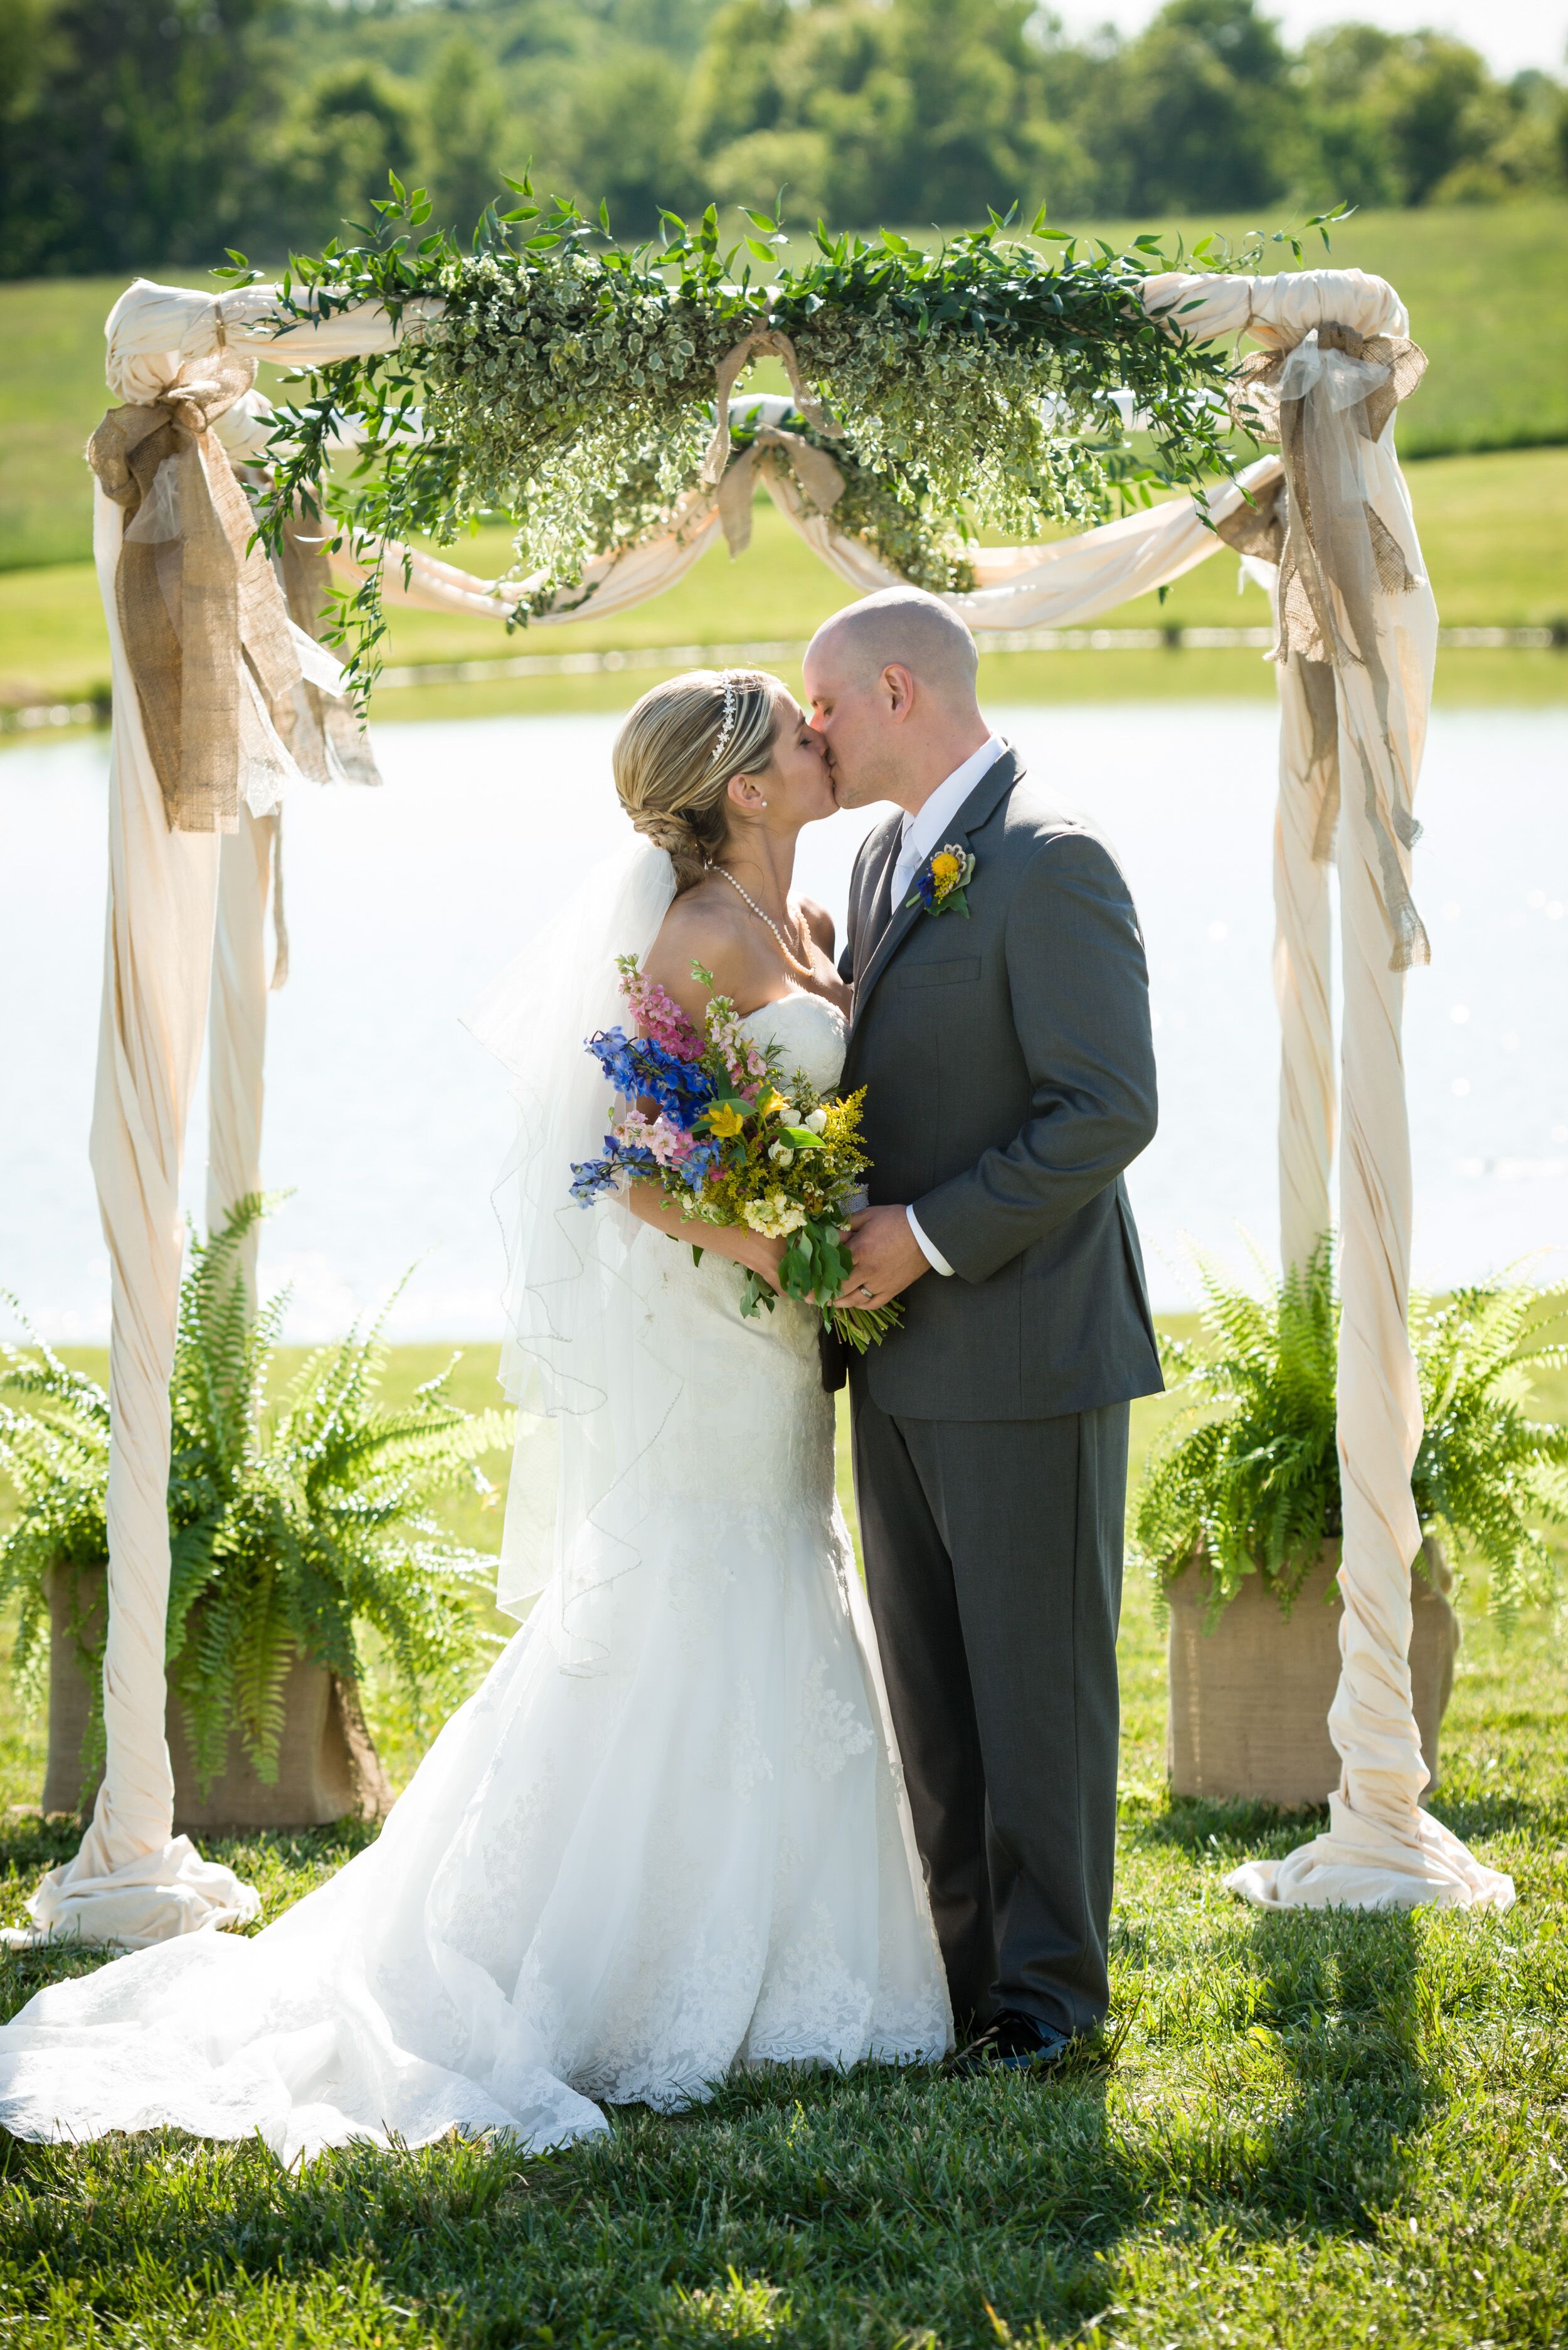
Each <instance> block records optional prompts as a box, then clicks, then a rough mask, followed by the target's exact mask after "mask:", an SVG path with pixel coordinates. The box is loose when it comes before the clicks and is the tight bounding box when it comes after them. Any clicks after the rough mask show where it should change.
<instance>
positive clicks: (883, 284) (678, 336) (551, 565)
mask: <svg viewBox="0 0 1568 2350" xmlns="http://www.w3.org/2000/svg"><path fill="white" fill-rule="evenodd" d="M508 184H509V185H510V186H511V187H512V188H513V190H514V194H515V195H516V197H517V199H518V201H517V202H516V203H514V204H512V205H510V206H508V207H507V208H506V209H504V210H500V209H498V208H497V207H495V206H492V207H491V208H490V209H489V210H487V212H486V213H485V214H484V216H483V220H482V221H481V223H480V225H479V228H478V230H477V231H476V233H475V238H474V244H473V249H472V251H469V252H464V251H463V250H462V248H461V247H460V246H459V245H457V244H455V243H454V242H453V241H452V239H451V238H450V237H449V236H448V235H446V234H444V233H443V232H441V231H440V230H431V229H430V227H429V220H430V204H429V202H428V199H427V198H426V197H425V195H424V193H423V192H422V191H421V190H418V189H416V190H414V191H412V192H409V191H407V190H405V189H404V188H403V186H402V185H401V183H400V182H399V181H397V180H396V179H395V178H394V179H393V181H392V192H391V195H390V196H389V197H388V198H387V199H385V200H383V202H382V203H380V204H379V205H378V207H377V210H378V213H379V221H378V224H376V225H375V226H374V228H373V229H368V230H366V231H365V232H364V237H365V241H364V242H363V243H361V244H355V245H343V244H339V243H337V241H334V242H333V243H332V244H328V245H327V247H326V248H325V249H324V251H323V252H322V253H321V254H319V255H313V256H304V257H296V258H294V259H293V260H292V261H291V263H290V265H289V270H288V273H287V275H286V278H285V280H284V304H285V308H286V311H287V312H288V313H289V314H290V315H291V316H298V317H306V316H307V315H310V314H312V313H315V314H317V315H320V314H327V315H330V314H334V313H336V312H338V311H340V310H343V309H346V308H348V307H350V306H352V305H355V304H358V303H362V302H367V301H376V302H380V303H383V304H384V305H385V306H386V307H387V308H388V310H389V312H390V314H391V315H392V317H394V318H396V319H399V320H401V321H404V322H405V331H404V333H403V335H402V337H401V338H400V341H399V342H398V344H397V345H396V347H395V348H393V349H392V350H390V351H389V352H385V353H379V354H376V355H373V356H370V357H367V358H361V359H345V360H341V361H339V362H337V363H336V364H334V365H331V366H328V367H326V368H323V369H318V370H317V371H315V372H313V373H310V374H305V373H301V374H299V375H297V376H295V377H294V378H292V379H291V380H290V383H289V387H288V388H289V390H290V393H291V395H292V396H291V397H290V398H289V399H288V400H286V403H285V404H284V405H283V406H282V407H281V410H280V414H279V419H278V425H277V431H276V434H275V441H274V444H273V450H272V458H273V473H272V479H271V482H270V484H269V485H268V486H267V487H265V489H263V490H262V491H261V492H260V493H259V494H258V497H259V503H258V524H259V527H260V530H261V534H262V536H263V539H264V541H265V542H266V543H268V544H274V543H275V541H276V540H277V538H278V537H279V536H280V535H281V532H282V529H283V525H284V521H285V518H286V516H287V515H290V514H291V513H302V514H303V515H306V517H307V518H309V519H312V520H315V519H317V518H323V517H324V518H325V519H326V520H327V522H328V523H330V524H331V525H332V526H333V529H334V532H335V540H334V543H335V544H339V545H340V544H342V542H343V540H344V539H345V538H349V539H357V540H358V542H359V543H360V544H361V545H373V544H374V543H376V542H379V541H380V540H383V539H393V540H400V541H403V542H405V543H406V542H408V541H410V540H411V539H415V538H419V537H428V538H430V539H432V540H433V541H435V542H436V544H438V545H440V546H448V545H450V544H452V542H453V541H454V540H455V539H456V538H457V537H458V536H459V535H460V534H461V533H462V532H463V531H465V530H466V529H467V528H469V527H470V526H471V525H474V524H476V523H478V522H480V521H481V520H485V519H490V518H493V517H495V516H504V517H506V518H508V519H509V520H510V522H511V523H512V525H513V526H514V539H515V547H516V578H517V587H518V594H517V600H516V604H515V606H514V612H513V621H514V625H518V626H522V625H525V624H526V622H527V620H528V619H529V618H530V617H531V616H534V615H535V614H536V613H537V612H538V611H539V610H541V609H542V608H545V606H546V605H547V604H548V602H549V601H550V600H551V599H552V598H553V597H554V596H555V595H556V593H557V592H559V591H561V590H563V589H564V590H566V591H568V592H569V591H570V589H571V587H573V585H574V583H576V582H578V581H579V580H580V578H581V574H582V571H583V567H584V565H585V563H586V562H587V560H588V558H589V557H591V556H594V555H596V554H598V553H600V552H601V551H603V549H604V547H605V545H606V543H607V542H606V530H607V526H608V527H610V529H611V530H612V532H619V533H620V534H621V535H622V536H623V537H624V536H626V535H631V536H635V535H637V534H638V533H640V532H646V531H647V530H649V529H650V528H652V527H654V526H656V525H659V524H660V523H661V522H662V520H663V518H664V517H665V516H666V515H668V514H669V512H670V509H671V508H672V507H673V506H674V505H675V504H677V502H678V501H679V499H680V496H681V494H682V493H683V492H684V491H685V490H686V489H688V488H689V487H690V486H691V484H692V483H693V481H694V480H695V479H696V477H697V473H698V471H699V467H700V465H701V457H702V452H703V450H704V447H705V444H706V442H707V440H708V435H709V432H710V430H711V417H712V403H713V399H714V376H715V370H716V369H717V367H718V365H719V362H720V360H721V359H722V358H723V357H724V355H725V354H726V353H727V352H728V351H729V350H730V349H731V348H732V347H733V346H734V345H735V344H736V343H737V342H738V341H740V340H741V339H742V337H743V336H745V335H746V334H748V333H749V332H752V331H753V330H757V329H763V328H772V329H774V330H782V331H783V332H784V333H785V334H787V335H788V336H789V337H790V338H791V339H792V341H793V343H794V348H795V351H796V354H797V357H798V359H799V363H800V367H801V369H802V373H803V376H804V377H805V379H806V380H808V381H809V382H810V384H811V385H812V387H813V389H814V391H815V396H816V397H817V398H818V399H819V400H822V401H823V402H824V403H825V404H826V406H827V407H828V408H829V409H830V411H833V412H834V413H835V414H836V418H837V420H838V421H840V422H841V423H842V425H843V426H844V428H845V431H846V435H847V447H846V446H845V444H844V443H840V442H832V443H830V444H829V445H830V446H831V447H832V449H833V452H834V453H835V455H836V456H839V457H841V458H843V457H847V459H848V463H849V470H850V473H851V475H852V480H851V484H850V493H849V495H848V502H847V504H845V505H844V507H843V509H842V512H841V514H840V515H839V519H840V521H841V523H842V524H843V525H846V526H847V527H849V528H850V529H852V530H855V531H857V532H859V533H860V534H861V535H863V536H866V537H867V542H868V543H869V544H872V545H874V546H877V549H878V551H879V552H881V553H883V554H884V555H885V556H888V558H889V559H893V558H894V556H895V551H896V550H897V551H898V561H899V567H900V568H905V569H908V571H909V576H910V577H920V578H922V579H926V580H929V581H931V582H933V583H934V582H936V581H938V580H940V581H942V582H943V583H944V584H948V583H950V581H951V580H952V579H953V578H954V577H955V570H956V567H959V562H960V557H959V552H958V551H959V550H961V548H962V546H963V545H964V544H965V543H966V541H968V540H969V539H971V538H972V536H974V535H975V533H976V532H978V531H979V530H981V529H982V528H988V527H989V528H994V529H998V530H1001V531H1004V532H1006V533H1008V534H1010V535H1012V536H1018V537H1023V538H1026V539H1033V538H1037V537H1038V536H1040V535H1041V534H1042V533H1043V532H1047V531H1049V530H1052V529H1054V528H1059V527H1074V528H1077V527H1082V526H1084V525H1088V524H1092V523H1096V522H1098V521H1101V520H1103V519H1105V518H1106V515H1109V514H1110V513H1111V512H1112V511H1113V510H1116V509H1121V508H1125V507H1126V506H1127V504H1129V503H1138V502H1147V498H1148V496H1149V494H1150V493H1151V491H1152V489H1153V488H1154V487H1156V486H1173V485H1178V484H1194V485H1196V484H1199V483H1200V482H1201V481H1203V480H1204V479H1206V478H1211V477H1212V476H1213V475H1215V474H1216V473H1218V474H1220V475H1227V474H1230V473H1232V472H1233V470H1234V455H1233V444H1232V441H1231V420H1230V417H1229V413H1228V411H1227V408H1226V403H1225V391H1226V388H1227V385H1228V382H1229V380H1230V376H1231V365H1230V363H1229V361H1228V360H1227V359H1226V358H1225V356H1224V355H1223V354H1222V353H1221V352H1220V351H1218V350H1217V349H1215V348H1213V347H1212V346H1206V345H1199V344H1198V343H1196V342H1195V341H1193V340H1192V338H1190V337H1189V335H1187V334H1186V333H1185V332H1184V331H1183V329H1182V328H1181V324H1180V319H1179V317H1176V318H1174V319H1172V320H1170V321H1168V322H1165V323H1161V324H1158V325H1157V324H1156V323H1155V322H1154V321H1153V320H1151V319H1150V318H1149V317H1148V316H1147V314H1146V312H1145V311H1144V309H1143V307H1142V304H1141V302H1140V299H1139V294H1140V288H1141V286H1142V284H1143V281H1144V279H1145V278H1146V277H1147V276H1149V275H1150V274H1152V273H1155V272H1158V271H1160V270H1164V269H1168V268H1174V267H1178V266H1186V267H1188V268H1197V269H1199V270H1203V269H1216V270H1217V269H1222V268H1227V267H1237V266H1241V267H1245V266H1247V265H1249V263H1255V262H1256V261H1257V259H1258V258H1259V254H1258V253H1257V252H1254V251H1253V250H1252V249H1251V247H1250V246H1249V247H1248V248H1247V250H1245V251H1243V252H1240V253H1233V252H1232V251H1231V249H1230V248H1229V247H1228V246H1226V245H1225V244H1223V242H1222V241H1221V240H1219V239H1207V240H1205V241H1204V242H1203V243H1201V244H1199V246H1197V247H1196V248H1195V250H1194V251H1193V252H1191V253H1188V252H1187V251H1186V250H1185V248H1184V247H1183V246H1182V245H1181V244H1180V243H1179V241H1178V243H1176V244H1174V245H1172V246H1169V247H1168V246H1167V245H1166V244H1163V243H1162V242H1161V241H1160V239H1158V237H1155V236H1152V235H1146V236H1139V237H1137V238H1135V239H1134V240H1133V241H1132V243H1131V244H1129V245H1127V247H1126V248H1125V249H1124V250H1123V251H1120V252H1118V251H1116V249H1115V248H1114V247H1113V246H1111V245H1110V244H1106V243H1104V242H1103V241H1100V240H1087V239H1085V240H1075V239H1072V238H1070V237H1067V236H1065V235H1064V234H1061V233H1059V232H1055V231H1052V230H1049V229H1047V228H1046V227H1045V226H1044V220H1043V218H1042V219H1037V220H1036V221H1035V222H1034V223H1033V227H1032V229H1031V232H1030V234H1031V236H1033V237H1034V238H1036V239H1037V240H1044V241H1046V242H1047V243H1049V244H1051V248H1052V249H1051V250H1050V252H1049V253H1047V254H1042V253H1041V252H1040V251H1038V250H1037V249H1036V247H1035V244H1031V243H1028V242H1025V241H1024V240H1023V238H1022V237H1020V236H1018V235H1015V234H1012V233H1011V232H1012V223H1013V215H1012V214H1011V213H1009V214H1008V215H1006V216H1005V217H1002V216H1001V215H998V214H995V213H993V214H992V218H991V221H990V223H989V224H988V225H987V226H986V227H985V228H983V229H981V230H979V231H976V232H972V233H966V234H961V235H957V236H954V237H951V238H950V239H949V240H948V241H947V242H946V243H945V244H942V245H941V246H940V249H938V250H936V251H931V252H927V251H923V250H921V249H919V248H918V247H916V246H915V245H913V244H910V243H909V241H908V240H907V239H905V238H904V237H902V236H900V235H898V234H896V233H895V232H894V231H891V230H883V231H882V232H880V234H878V235H877V237H876V238H874V239H867V238H864V237H860V236H857V235H841V236H837V237H834V236H830V235H829V234H827V232H826V230H825V229H823V228H821V227H820V226H819V228H818V230H817V232H816V236H815V247H814V250H813V252H812V254H811V256H810V258H809V259H807V260H806V261H805V262H804V263H802V264H800V265H786V264H785V263H784V261H783V260H782V259H781V258H780V254H779V250H778V249H779V248H781V247H782V246H784V244H786V243H787V240H786V239H785V237H784V233H783V231H782V230H781V229H780V228H779V227H778V224H777V222H776V220H775V219H774V217H773V216H772V215H768V214H763V213H754V214H753V215H752V219H753V226H755V227H756V228H758V229H761V230H763V232H764V233H765V235H764V237H763V238H758V237H751V238H748V239H747V240H746V251H745V253H744V255H742V251H741V248H740V247H735V248H733V249H732V250H729V251H724V250H722V249H721V245H720V238H719V227H718V217H717V213H716V212H715V210H714V208H713V207H712V206H711V205H710V207H709V208H708V210H707V212H706V213H704V214H703V215H702V218H701V221H699V222H697V223H696V224H691V223H688V222H686V221H684V220H681V219H680V218H678V217H677V216H676V215H674V214H673V213H670V214H666V215H665V220H664V227H663V233H662V235H661V238H660V240H659V242H658V243H650V244H640V245H638V246H636V247H633V248H629V249H624V248H619V247H617V246H615V245H614V244H609V243H607V223H606V222H605V221H604V220H603V219H602V218H601V221H600V223H599V224H597V225H596V224H593V223H591V222H590V221H589V220H587V218H586V217H585V216H584V214H583V213H581V212H579V210H578V209H577V207H576V205H575V204H573V203H567V202H565V201H564V200H562V199H559V198H555V197H552V198H550V199H549V200H548V201H547V202H543V201H535V197H534V194H533V192H532V189H531V187H530V185H529V183H528V182H527V181H526V180H524V181H520V182H509V183H508ZM601 213H602V208H601ZM1312 225H1321V224H1320V223H1314V224H1312ZM1287 241H1288V242H1290V243H1291V244H1293V249H1294V250H1295V252H1296V253H1297V255H1298V256H1299V255H1300V251H1301V247H1300V244H1299V242H1298V241H1297V240H1294V239H1290V240H1287ZM1260 250H1261V244H1260ZM233 258H234V267H233V268H232V269H231V270H229V271H227V272H223V273H220V274H221V275H224V276H227V277H228V278H229V279H230V280H231V281H232V282H236V283H238V282H253V281H254V278H255V276H256V275H257V273H256V272H254V271H253V270H251V269H250V267H249V265H248V264H246V263H245V261H244V257H243V256H242V255H234V257H233ZM756 264H763V265H765V274H764V275H762V276H757V275H754V274H753V265H756ZM425 296H437V297H439V299H440V301H441V305H442V306H443V308H442V311H441V316H440V317H436V318H433V319H432V318H421V316H420V313H419V311H418V309H417V308H416V309H415V310H414V312H413V315H412V316H410V306H415V305H418V304H419V303H420V301H421V297H425ZM1122 393H1128V394H1130V395H1131V402H1132V407H1133V410H1134V411H1135V412H1136V414H1137V416H1138V418H1139V419H1140V420H1141V421H1140V427H1139V429H1140V431H1141V432H1143V433H1144V434H1145V436H1146V442H1145V443H1142V444H1137V443H1135V442H1134V439H1133V437H1132V434H1131V432H1130V431H1129V428H1128V426H1127V422H1126V421H1125V420H1124V415H1123V403H1120V402H1118V400H1117V397H1116V396H1117V395H1118V394H1122ZM346 420H349V421H351V423H352V431H353V434H354V436H355V438H356V440H357V442H358V454H357V456H356V457H355V458H354V459H353V461H352V462H349V463H344V462H342V461H340V460H339V459H338V458H337V456H335V453H334V446H333V444H334V442H335V439H336V438H339V437H340V436H341V434H342V432H343V428H344V424H345V421H346ZM896 510H897V511H896ZM384 629H385V619H384V615H383V611H382V606H381V578H380V567H379V563H372V566H371V568H370V572H369V577H367V578H366V579H365V580H364V581H363V583H362V584H361V585H360V586H359V587H357V588H356V589H354V590H353V591H352V592H348V591H345V593H344V595H343V597H342V598H341V602H340V607H339V609H338V611H337V615H336V618H335V624H334V636H333V640H334V641H335V642H337V643H338V644H340V645H343V646H346V647H347V649H348V655H349V660H350V669H351V674H352V676H353V679H354V681H355V683H356V686H357V688H358V690H359V691H365V690H367V689H368V687H369V682H370V681H371V680H372V679H373V676H374V673H375V670H376V667H377V662H378V655H377V647H378V645H379V640H380V638H381V636H382V635H383V633H384Z"/></svg>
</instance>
